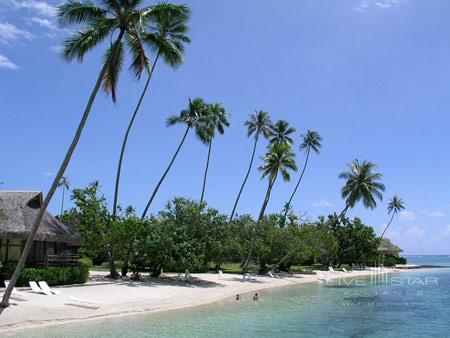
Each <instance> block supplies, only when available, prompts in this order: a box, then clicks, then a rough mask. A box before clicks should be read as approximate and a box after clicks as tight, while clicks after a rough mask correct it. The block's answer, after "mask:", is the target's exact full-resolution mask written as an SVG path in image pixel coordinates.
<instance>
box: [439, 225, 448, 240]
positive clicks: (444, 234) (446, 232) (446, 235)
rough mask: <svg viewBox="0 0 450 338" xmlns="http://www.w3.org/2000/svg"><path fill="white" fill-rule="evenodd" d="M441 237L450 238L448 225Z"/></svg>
mask: <svg viewBox="0 0 450 338" xmlns="http://www.w3.org/2000/svg"><path fill="white" fill-rule="evenodd" d="M440 236H442V237H449V236H450V225H447V227H446V228H445V230H444V231H442V232H441V234H440Z"/></svg>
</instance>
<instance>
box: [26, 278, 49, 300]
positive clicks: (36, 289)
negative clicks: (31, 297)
mask: <svg viewBox="0 0 450 338" xmlns="http://www.w3.org/2000/svg"><path fill="white" fill-rule="evenodd" d="M28 284H29V285H30V288H31V290H32V291H33V292H34V293H42V294H44V295H47V296H51V295H52V293H51V292H50V291H47V290H43V289H41V288H40V287H39V286H38V285H37V284H36V282H33V281H30V282H28Z"/></svg>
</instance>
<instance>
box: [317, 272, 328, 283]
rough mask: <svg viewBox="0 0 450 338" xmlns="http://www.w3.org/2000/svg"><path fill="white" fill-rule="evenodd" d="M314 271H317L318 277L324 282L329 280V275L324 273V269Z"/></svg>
mask: <svg viewBox="0 0 450 338" xmlns="http://www.w3.org/2000/svg"><path fill="white" fill-rule="evenodd" d="M314 272H315V273H316V275H317V279H318V280H319V281H322V282H323V281H326V282H328V281H329V278H328V276H326V275H325V274H323V273H322V271H319V270H315V271H314Z"/></svg>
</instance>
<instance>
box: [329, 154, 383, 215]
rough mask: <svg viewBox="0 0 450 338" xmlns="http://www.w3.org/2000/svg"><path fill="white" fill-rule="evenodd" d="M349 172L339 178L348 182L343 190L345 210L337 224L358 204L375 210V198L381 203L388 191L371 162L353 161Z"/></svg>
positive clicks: (380, 175) (343, 173)
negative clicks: (385, 192) (384, 193)
mask: <svg viewBox="0 0 450 338" xmlns="http://www.w3.org/2000/svg"><path fill="white" fill-rule="evenodd" d="M348 167H349V169H350V170H349V171H346V172H342V173H341V174H340V175H339V178H342V179H345V180H347V182H346V183H345V185H344V187H343V188H342V192H341V194H342V198H345V199H346V200H345V208H344V209H343V210H342V212H341V213H340V214H339V216H338V217H337V219H336V222H339V220H340V219H341V218H342V217H343V216H344V215H345V214H346V213H347V211H348V210H349V209H350V208H353V207H354V206H355V205H356V203H357V202H359V201H362V203H363V205H364V207H366V208H369V209H375V208H376V206H377V202H376V201H375V198H377V199H379V200H380V201H381V200H382V199H383V191H384V190H385V189H386V188H385V186H384V184H383V183H381V182H380V181H381V179H382V177H383V175H382V174H380V173H378V172H376V171H375V169H376V165H375V164H374V163H372V162H370V161H363V162H362V163H360V162H359V161H358V160H353V161H352V162H350V164H349V165H348Z"/></svg>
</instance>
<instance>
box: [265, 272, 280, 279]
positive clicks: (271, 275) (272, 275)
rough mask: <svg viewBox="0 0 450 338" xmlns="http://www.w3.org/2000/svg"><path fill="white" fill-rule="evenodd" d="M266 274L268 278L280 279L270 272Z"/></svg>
mask: <svg viewBox="0 0 450 338" xmlns="http://www.w3.org/2000/svg"><path fill="white" fill-rule="evenodd" d="M267 274H268V275H269V276H270V277H272V278H280V277H278V276H277V275H275V274H273V272H272V271H269V272H268V273H267Z"/></svg>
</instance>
